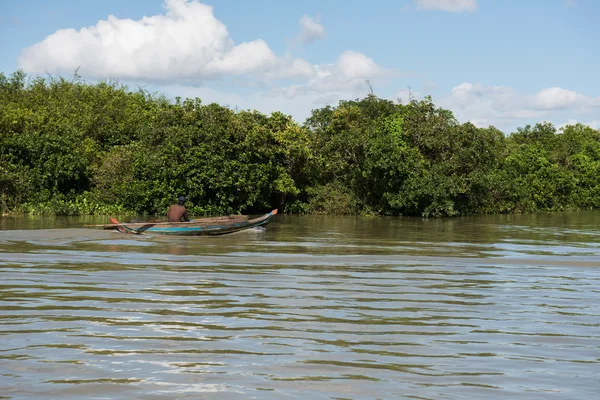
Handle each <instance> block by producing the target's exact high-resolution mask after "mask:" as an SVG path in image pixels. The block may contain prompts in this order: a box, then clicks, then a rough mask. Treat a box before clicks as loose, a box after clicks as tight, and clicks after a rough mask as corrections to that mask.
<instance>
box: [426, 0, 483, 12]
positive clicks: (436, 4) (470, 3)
mask: <svg viewBox="0 0 600 400" xmlns="http://www.w3.org/2000/svg"><path fill="white" fill-rule="evenodd" d="M415 1H416V3H417V8H418V9H422V10H437V11H447V12H464V11H467V12H473V11H475V10H476V9H477V0H415Z"/></svg>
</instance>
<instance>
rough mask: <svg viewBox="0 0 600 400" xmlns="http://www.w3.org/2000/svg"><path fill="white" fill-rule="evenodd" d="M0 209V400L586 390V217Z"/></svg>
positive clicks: (598, 358) (594, 377)
mask: <svg viewBox="0 0 600 400" xmlns="http://www.w3.org/2000/svg"><path fill="white" fill-rule="evenodd" d="M103 222H106V221H105V220H104V219H98V218H96V219H90V218H87V219H85V218H15V217H12V218H8V217H5V218H0V398H9V399H10V398H13V399H48V398H61V399H81V398H90V399H91V398H97V399H100V398H109V399H133V398H143V399H174V398H178V399H198V398H202V399H252V398H256V399H390V398H402V399H464V398H472V399H493V398H498V399H594V398H598V393H600V212H570V213H559V214H535V215H516V216H491V217H490V216H488V217H472V218H471V217H469V218H458V219H445V220H431V219H421V218H364V217H321V216H286V215H277V216H276V217H275V219H274V220H273V222H272V223H271V224H269V225H267V227H266V228H264V229H253V230H249V231H244V232H239V233H235V234H232V235H227V236H222V237H208V238H207V237H199V238H187V237H184V238H181V237H179V238H178V237H161V236H153V235H140V236H133V235H125V234H120V233H117V232H111V231H103V230H100V229H92V228H86V227H84V226H83V225H84V224H87V223H103Z"/></svg>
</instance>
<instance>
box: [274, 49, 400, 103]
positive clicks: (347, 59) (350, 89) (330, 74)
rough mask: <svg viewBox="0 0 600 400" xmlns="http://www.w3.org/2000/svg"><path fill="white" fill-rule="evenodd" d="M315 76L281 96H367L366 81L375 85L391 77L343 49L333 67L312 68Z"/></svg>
mask: <svg viewBox="0 0 600 400" xmlns="http://www.w3.org/2000/svg"><path fill="white" fill-rule="evenodd" d="M315 71H316V73H315V76H314V77H313V78H311V79H309V80H308V82H307V83H306V84H304V85H292V86H288V87H286V88H284V89H283V92H282V93H285V94H286V95H287V96H290V97H293V96H295V95H299V94H311V93H312V94H320V95H323V94H339V93H363V94H366V93H367V89H368V86H367V84H366V82H365V81H366V80H369V81H371V83H377V82H380V81H382V80H383V79H385V78H388V77H391V76H393V74H394V72H393V71H392V70H389V69H385V68H382V67H380V66H379V65H377V64H376V63H375V62H374V61H373V60H372V59H371V58H369V57H367V56H365V55H364V54H362V53H359V52H356V51H352V50H347V51H345V52H343V53H342V54H341V55H340V56H339V58H338V59H337V60H336V62H335V63H333V64H324V65H317V66H315Z"/></svg>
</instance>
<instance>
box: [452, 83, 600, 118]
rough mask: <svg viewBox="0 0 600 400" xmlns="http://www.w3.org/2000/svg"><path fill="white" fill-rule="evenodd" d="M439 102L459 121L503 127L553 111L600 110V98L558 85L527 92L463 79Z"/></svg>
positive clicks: (546, 114)
mask: <svg viewBox="0 0 600 400" xmlns="http://www.w3.org/2000/svg"><path fill="white" fill-rule="evenodd" d="M440 105H441V106H442V107H444V108H448V109H450V110H452V111H453V112H454V114H455V115H456V117H457V119H458V120H459V121H471V122H473V123H474V124H475V125H478V126H488V125H496V126H507V125H510V124H514V123H517V122H519V121H524V120H540V119H542V118H544V117H546V116H549V115H556V113H571V114H572V113H577V114H586V113H591V112H595V111H597V110H598V109H600V97H590V96H586V95H584V94H582V93H578V92H575V91H572V90H567V89H563V88H560V87H551V88H546V89H543V90H540V91H539V92H537V93H534V94H527V93H520V92H518V91H516V90H515V89H513V88H510V87H505V86H484V85H482V84H480V83H470V82H464V83H461V84H460V85H457V86H455V87H454V88H453V89H452V92H451V93H450V95H448V96H446V97H445V98H443V99H442V100H441V101H440Z"/></svg>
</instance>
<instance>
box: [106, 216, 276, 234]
mask: <svg viewBox="0 0 600 400" xmlns="http://www.w3.org/2000/svg"><path fill="white" fill-rule="evenodd" d="M276 214H277V209H275V210H273V211H271V212H269V213H267V214H264V215H263V216H261V217H258V218H254V219H244V218H238V219H234V220H233V221H232V222H230V221H227V218H223V219H222V220H221V221H219V220H217V221H214V222H212V223H203V222H201V221H199V222H181V223H171V224H152V223H149V224H145V225H144V224H139V223H138V224H127V223H119V222H118V221H116V220H115V219H114V218H111V221H112V222H113V224H112V225H114V227H113V229H117V230H118V231H119V232H122V233H130V234H136V235H140V234H146V233H149V234H154V235H170V236H217V235H226V234H229V233H233V232H238V231H242V230H245V229H250V228H255V227H258V226H264V225H267V224H268V223H269V222H271V219H272V218H273V216H274V215H276ZM140 225H141V226H140Z"/></svg>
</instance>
